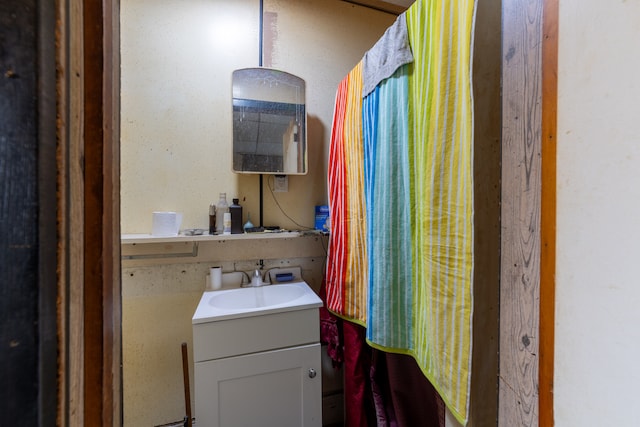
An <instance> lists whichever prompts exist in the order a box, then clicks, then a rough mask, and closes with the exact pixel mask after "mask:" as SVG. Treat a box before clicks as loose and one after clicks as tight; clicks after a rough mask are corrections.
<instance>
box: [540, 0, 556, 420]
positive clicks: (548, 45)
mask: <svg viewBox="0 0 640 427" xmlns="http://www.w3.org/2000/svg"><path fill="white" fill-rule="evenodd" d="M542 25H543V38H542V188H541V199H540V205H541V211H540V235H541V241H542V246H541V253H540V375H539V376H540V386H539V393H540V401H539V405H540V422H539V425H540V426H553V423H554V420H553V414H554V412H553V375H554V363H553V360H554V354H555V351H554V340H555V329H554V328H555V326H554V325H555V293H556V286H555V276H556V128H557V115H558V108H557V104H558V0H545V2H544V13H543V24H542Z"/></svg>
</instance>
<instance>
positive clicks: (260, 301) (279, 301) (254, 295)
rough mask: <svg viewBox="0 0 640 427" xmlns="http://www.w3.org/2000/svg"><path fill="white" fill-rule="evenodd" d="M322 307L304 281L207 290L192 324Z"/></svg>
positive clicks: (319, 300) (320, 301)
mask: <svg viewBox="0 0 640 427" xmlns="http://www.w3.org/2000/svg"><path fill="white" fill-rule="evenodd" d="M320 306H322V300H321V299H320V298H319V297H318V296H317V295H316V293H315V292H314V291H313V289H311V288H310V287H309V285H307V283H306V282H292V283H286V284H277V285H264V286H259V287H249V288H236V289H227V290H220V291H208V292H205V293H204V294H203V295H202V298H201V299H200V303H199V304H198V308H197V309H196V312H195V314H194V315H193V319H192V323H193V324H197V323H205V322H212V321H217V320H226V319H233V318H238V317H247V316H258V315H261V314H267V313H276V312H284V311H293V310H302V309H307V308H312V307H320Z"/></svg>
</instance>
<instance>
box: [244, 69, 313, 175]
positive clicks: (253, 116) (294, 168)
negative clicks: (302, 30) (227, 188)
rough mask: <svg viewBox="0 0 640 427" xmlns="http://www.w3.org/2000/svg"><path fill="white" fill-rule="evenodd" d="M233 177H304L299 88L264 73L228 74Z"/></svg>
mask: <svg viewBox="0 0 640 427" xmlns="http://www.w3.org/2000/svg"><path fill="white" fill-rule="evenodd" d="M232 91H233V96H232V98H233V171H234V172H237V173H261V174H278V175H303V174H306V173H307V149H306V148H307V147H306V146H307V138H306V121H307V120H306V117H307V114H306V109H305V82H304V80H303V79H301V78H300V77H297V76H294V75H293V74H289V73H287V72H284V71H279V70H275V69H269V68H244V69H240V70H235V71H234V72H233V74H232Z"/></svg>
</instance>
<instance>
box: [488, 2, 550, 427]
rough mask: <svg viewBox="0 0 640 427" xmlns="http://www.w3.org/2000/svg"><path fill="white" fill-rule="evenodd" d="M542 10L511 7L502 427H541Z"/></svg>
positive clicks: (507, 11) (506, 7) (506, 5)
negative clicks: (539, 390)
mask: <svg viewBox="0 0 640 427" xmlns="http://www.w3.org/2000/svg"><path fill="white" fill-rule="evenodd" d="M542 10H543V0H528V1H526V0H505V1H504V2H503V11H502V13H503V17H502V18H503V19H502V22H503V40H502V51H503V59H502V61H503V72H502V85H503V99H502V114H503V117H502V119H503V129H502V149H503V151H502V171H503V175H502V214H501V215H502V217H501V222H502V236H501V256H502V263H501V273H500V276H501V285H500V286H501V293H500V374H499V408H498V416H499V423H500V425H501V426H537V425H538V363H539V358H538V353H539V352H538V348H539V326H538V323H539V294H540V197H541V195H540V187H541V128H540V123H541V72H540V67H541V65H540V64H541V50H542V49H541V47H542V43H541V39H542Z"/></svg>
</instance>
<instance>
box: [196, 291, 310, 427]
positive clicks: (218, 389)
mask: <svg viewBox="0 0 640 427" xmlns="http://www.w3.org/2000/svg"><path fill="white" fill-rule="evenodd" d="M321 305H322V301H321V300H320V298H318V296H317V295H316V294H315V293H314V292H313V290H312V289H311V288H309V286H308V285H307V284H306V283H305V282H303V281H298V282H291V283H286V284H274V285H265V286H261V287H255V288H253V287H250V288H237V289H229V290H221V291H209V292H205V293H204V294H203V296H202V298H201V300H200V303H199V304H198V308H197V309H196V312H195V314H194V316H193V319H192V324H193V348H194V362H195V369H194V378H195V418H196V423H197V425H199V426H206V427H227V426H228V427H231V426H258V425H264V426H282V427H287V426H291V427H300V426H305V427H315V426H317V427H319V426H321V425H322V379H321V377H322V376H321V360H320V359H321V355H320V342H319V341H320V336H319V315H318V307H320V306H321Z"/></svg>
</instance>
